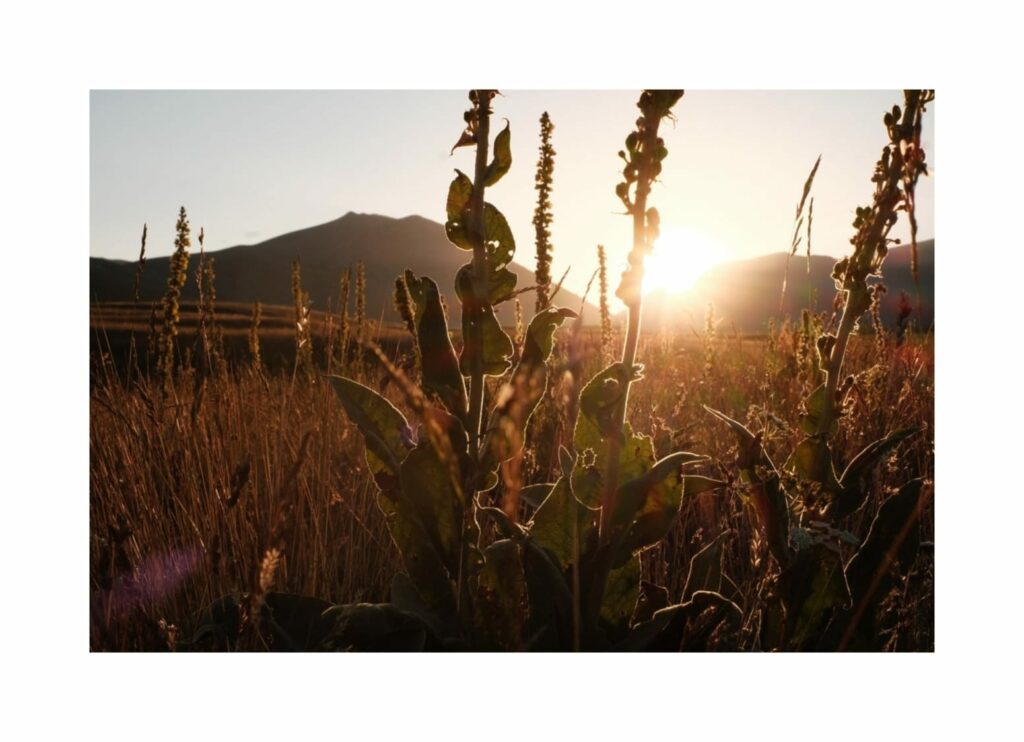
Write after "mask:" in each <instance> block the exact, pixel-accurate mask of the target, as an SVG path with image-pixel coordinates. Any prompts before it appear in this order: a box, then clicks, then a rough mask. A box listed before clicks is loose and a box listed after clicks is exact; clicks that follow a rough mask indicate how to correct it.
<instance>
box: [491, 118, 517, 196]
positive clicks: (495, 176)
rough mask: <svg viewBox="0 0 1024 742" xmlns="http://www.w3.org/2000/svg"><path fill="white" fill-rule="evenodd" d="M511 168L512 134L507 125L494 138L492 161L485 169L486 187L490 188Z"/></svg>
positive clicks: (506, 123)
mask: <svg viewBox="0 0 1024 742" xmlns="http://www.w3.org/2000/svg"><path fill="white" fill-rule="evenodd" d="M510 167H512V132H511V130H510V128H509V124H508V122H507V121H506V122H505V128H504V129H502V130H501V131H500V132H499V133H498V136H496V137H495V138H494V159H493V160H492V161H491V164H490V166H489V167H488V168H487V180H486V181H485V182H486V183H487V185H489V186H492V185H494V184H495V183H497V182H498V181H499V180H501V177H502V176H503V175H504V174H505V173H507V172H508V170H509V168H510Z"/></svg>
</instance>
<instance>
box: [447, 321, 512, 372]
mask: <svg viewBox="0 0 1024 742" xmlns="http://www.w3.org/2000/svg"><path fill="white" fill-rule="evenodd" d="M477 337H479V338H480V341H481V343H482V346H480V347H478V346H477V345H476V343H475V342H474V339H475V338H477ZM462 339H463V345H462V356H461V358H460V367H461V370H462V374H463V375H464V376H469V375H470V374H471V373H472V360H471V359H473V358H474V356H475V355H476V354H477V353H480V354H481V355H482V357H483V372H484V375H485V376H501V375H502V374H504V373H505V372H506V371H508V370H509V368H510V367H511V366H512V354H513V352H514V349H513V347H512V340H511V338H509V336H508V335H506V334H505V331H504V330H502V329H501V325H500V324H498V318H497V317H496V316H495V314H494V309H493V308H492V307H489V306H484V307H481V308H480V310H479V311H477V312H471V311H465V310H464V311H463V312H462Z"/></svg>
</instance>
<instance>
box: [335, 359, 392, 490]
mask: <svg viewBox="0 0 1024 742" xmlns="http://www.w3.org/2000/svg"><path fill="white" fill-rule="evenodd" d="M327 378H329V379H330V381H331V386H332V387H333V388H334V391H335V392H336V393H337V395H338V398H339V399H340V400H341V405H342V407H344V408H345V412H346V414H348V417H349V419H350V420H351V421H352V422H353V423H355V425H356V427H357V428H359V432H360V433H362V434H363V440H364V441H366V463H367V465H368V466H369V467H370V472H371V473H372V474H373V477H374V479H375V480H376V481H377V485H378V486H379V487H380V488H381V490H382V491H384V492H385V493H389V492H390V491H391V489H392V486H391V485H393V483H394V478H395V477H397V476H398V474H399V468H400V467H401V464H402V462H403V461H404V460H405V458H406V455H407V454H408V447H407V445H406V440H407V439H408V433H409V431H410V428H409V423H408V421H406V419H405V416H404V415H403V414H402V413H401V412H399V411H398V408H397V407H395V406H394V405H393V404H391V402H389V401H388V400H386V399H384V397H382V396H381V395H380V394H378V393H377V392H375V391H374V390H373V389H370V388H369V387H367V386H363V385H362V384H360V383H359V382H356V381H352V379H346V378H344V377H342V376H329V377H327Z"/></svg>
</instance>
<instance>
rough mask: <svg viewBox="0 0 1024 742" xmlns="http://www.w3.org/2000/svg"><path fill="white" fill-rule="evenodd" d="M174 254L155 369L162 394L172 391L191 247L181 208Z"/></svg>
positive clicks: (187, 226) (186, 221)
mask: <svg viewBox="0 0 1024 742" xmlns="http://www.w3.org/2000/svg"><path fill="white" fill-rule="evenodd" d="M175 232H176V236H175V239H174V253H173V254H172V255H171V261H170V271H169V275H168V277H167V292H166V293H165V294H164V298H163V326H162V329H161V332H160V355H159V360H158V367H159V369H160V375H161V377H162V379H163V389H164V393H165V394H167V393H168V392H170V390H171V385H172V383H173V380H174V365H175V364H174V355H175V348H176V343H175V339H176V338H177V336H178V325H179V323H180V321H181V318H180V316H179V314H178V310H179V307H180V302H181V290H182V289H183V288H184V287H185V281H186V280H187V278H188V248H189V247H190V246H191V244H192V240H191V238H190V236H189V225H188V215H187V214H186V213H185V207H184V206H182V207H181V210H180V211H179V212H178V221H177V224H176V225H175Z"/></svg>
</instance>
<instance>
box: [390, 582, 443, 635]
mask: <svg viewBox="0 0 1024 742" xmlns="http://www.w3.org/2000/svg"><path fill="white" fill-rule="evenodd" d="M391 604H392V605H393V606H395V608H397V609H398V610H400V611H405V612H406V613H411V614H413V615H414V616H416V617H417V618H419V619H420V620H421V621H423V623H425V624H427V626H429V627H430V630H431V631H433V632H434V634H436V635H437V636H438V637H442V638H444V637H452V636H454V633H455V632H454V621H453V618H454V614H449V615H448V616H447V617H446V618H442V616H441V615H440V613H439V612H438V611H437V609H436V608H435V607H434V606H432V605H431V604H430V603H429V602H428V601H426V600H424V598H423V596H422V595H420V592H419V589H418V588H417V587H416V583H415V582H413V580H412V578H411V577H409V575H407V574H406V573H405V572H398V573H396V574H395V576H394V577H392V578H391Z"/></svg>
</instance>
